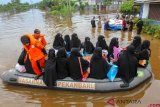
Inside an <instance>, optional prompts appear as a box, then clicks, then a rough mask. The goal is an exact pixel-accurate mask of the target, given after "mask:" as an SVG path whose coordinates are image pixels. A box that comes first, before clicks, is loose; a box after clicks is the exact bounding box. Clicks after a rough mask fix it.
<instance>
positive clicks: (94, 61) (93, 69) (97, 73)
mask: <svg viewBox="0 0 160 107" xmlns="http://www.w3.org/2000/svg"><path fill="white" fill-rule="evenodd" d="M108 70H109V64H108V63H107V62H106V60H105V59H104V58H103V57H102V48H101V47H97V48H96V49H95V50H94V53H93V56H92V58H91V62H90V75H89V77H90V78H95V79H105V78H107V76H106V74H107V72H108Z"/></svg>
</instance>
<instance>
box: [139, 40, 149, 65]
mask: <svg viewBox="0 0 160 107" xmlns="http://www.w3.org/2000/svg"><path fill="white" fill-rule="evenodd" d="M150 56H151V50H150V41H149V40H144V41H143V42H142V45H141V50H140V52H139V53H138V54H137V59H138V61H139V65H140V66H141V67H146V66H147V65H148V60H149V58H150Z"/></svg>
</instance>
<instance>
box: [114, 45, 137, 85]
mask: <svg viewBox="0 0 160 107" xmlns="http://www.w3.org/2000/svg"><path fill="white" fill-rule="evenodd" d="M134 51H135V47H134V46H133V45H129V46H127V50H126V51H124V52H123V53H122V54H121V55H120V57H119V59H118V61H117V65H118V76H120V77H121V78H122V79H123V80H124V81H125V82H127V83H129V82H130V81H131V80H132V78H134V77H135V76H136V75H137V67H138V60H137V58H136V57H135V56H134Z"/></svg>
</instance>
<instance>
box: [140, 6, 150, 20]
mask: <svg viewBox="0 0 160 107" xmlns="http://www.w3.org/2000/svg"><path fill="white" fill-rule="evenodd" d="M148 14H149V3H144V5H143V13H142V18H148Z"/></svg>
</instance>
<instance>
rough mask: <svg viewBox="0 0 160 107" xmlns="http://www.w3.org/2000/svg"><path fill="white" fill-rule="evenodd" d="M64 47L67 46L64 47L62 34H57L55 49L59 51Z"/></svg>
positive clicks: (54, 43)
mask: <svg viewBox="0 0 160 107" xmlns="http://www.w3.org/2000/svg"><path fill="white" fill-rule="evenodd" d="M64 46H65V45H64V40H63V38H62V34H60V33H57V35H56V36H55V39H54V42H53V48H55V49H59V48H61V47H64Z"/></svg>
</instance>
